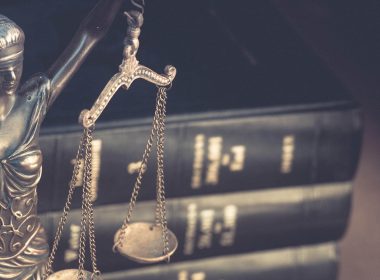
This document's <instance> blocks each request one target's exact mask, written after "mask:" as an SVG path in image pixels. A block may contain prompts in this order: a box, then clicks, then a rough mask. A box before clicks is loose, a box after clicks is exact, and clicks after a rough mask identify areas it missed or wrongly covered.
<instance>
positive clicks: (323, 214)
mask: <svg viewBox="0 0 380 280" xmlns="http://www.w3.org/2000/svg"><path fill="white" fill-rule="evenodd" d="M351 195H352V188H351V184H350V183H335V184H324V185H314V186H293V187H287V188H281V189H267V190H260V191H250V192H236V193H231V194H228V195H227V194H220V195H205V196H199V197H186V198H175V199H168V201H167V218H168V225H169V228H170V229H171V230H172V231H173V232H174V233H175V234H176V236H177V238H178V241H179V247H178V250H177V252H176V253H175V254H174V255H173V256H172V257H171V261H172V262H173V263H174V262H178V261H185V260H195V259H200V258H207V257H214V256H221V255H230V254H237V253H244V252H250V251H259V250H266V249H273V248H279V247H285V246H292V245H303V244H310V243H318V242H324V241H330V240H336V239H339V238H340V237H341V236H342V235H343V233H344V232H345V229H346V227H347V223H348V216H349V213H350V208H351V207H350V206H351ZM155 205H156V204H155V202H154V201H146V202H140V203H137V204H136V208H135V210H134V212H133V218H132V221H136V222H140V221H146V222H154V219H155ZM126 212H127V204H110V205H106V206H98V207H96V208H95V225H96V239H97V252H98V264H99V267H100V268H101V269H102V271H103V272H109V271H115V270H122V269H126V268H132V267H138V266H139V265H137V264H136V263H133V262H131V261H128V260H126V259H125V258H122V257H120V256H119V255H118V254H115V253H114V252H113V251H112V246H113V239H114V234H115V232H116V231H117V230H118V228H119V227H120V226H121V224H122V222H123V220H124V217H125V215H126ZM60 216H61V212H49V213H46V214H43V215H41V218H42V221H43V224H44V225H45V228H46V230H47V233H48V236H49V239H50V240H52V239H53V236H54V234H55V230H56V228H57V224H58V221H59V219H60ZM80 217H81V215H80V210H72V211H71V213H70V217H69V220H68V223H67V225H66V228H65V230H64V232H63V236H62V239H61V243H60V247H59V249H58V252H57V254H56V257H55V260H56V262H55V264H56V265H57V267H56V269H62V268H64V267H76V266H77V265H78V264H77V262H78V247H79V230H80Z"/></svg>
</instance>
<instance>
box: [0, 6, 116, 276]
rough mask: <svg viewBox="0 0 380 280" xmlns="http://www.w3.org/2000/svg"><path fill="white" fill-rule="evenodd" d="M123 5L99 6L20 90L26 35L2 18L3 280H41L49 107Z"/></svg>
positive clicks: (0, 189)
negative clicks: (43, 141) (43, 138)
mask: <svg viewBox="0 0 380 280" xmlns="http://www.w3.org/2000/svg"><path fill="white" fill-rule="evenodd" d="M121 4H122V0H101V1H99V3H98V4H97V5H96V6H95V8H94V9H93V10H92V11H91V12H90V13H89V15H88V16H87V17H86V18H85V19H84V21H83V22H82V24H81V25H80V27H79V29H78V31H77V33H76V34H75V35H74V38H73V39H72V41H71V42H70V43H69V45H68V46H67V48H66V49H65V51H64V52H63V53H62V55H61V56H60V57H59V58H58V60H57V61H56V62H55V63H54V64H53V65H52V67H51V68H50V69H49V70H48V72H47V74H46V75H44V74H42V75H36V76H34V77H32V78H30V79H29V80H27V81H26V82H25V84H23V85H22V86H21V87H20V88H19V87H18V85H19V81H20V78H21V73H22V65H23V51H24V33H23V31H22V30H21V28H20V27H18V26H17V25H16V24H15V23H14V22H13V21H11V20H10V19H8V18H7V17H5V16H3V15H0V279H17V280H26V279H41V277H42V273H43V267H44V263H45V261H46V258H47V256H48V245H47V241H46V237H45V232H44V229H43V228H42V226H41V224H40V220H39V218H38V217H37V210H36V206H37V190H36V189H37V184H38V182H39V180H40V177H41V172H42V170H41V164H42V154H41V151H40V148H39V145H38V138H39V130H40V126H41V123H42V121H43V120H44V117H45V115H46V112H47V111H48V109H49V107H50V106H51V105H52V103H53V102H54V101H55V99H56V98H57V97H58V95H59V94H60V93H61V92H62V90H63V88H64V87H65V86H66V84H67V83H68V82H69V80H70V79H71V78H72V76H73V75H74V74H75V72H76V71H77V70H78V68H79V67H80V65H81V64H82V63H83V61H84V60H85V58H86V57H87V55H88V54H89V53H90V51H91V50H92V49H93V47H94V46H95V44H96V43H97V42H98V41H99V40H100V39H101V38H102V37H103V36H104V35H105V33H106V32H107V30H108V28H109V26H110V25H111V23H112V22H113V19H114V18H115V15H116V13H117V11H118V10H119V8H120V6H121Z"/></svg>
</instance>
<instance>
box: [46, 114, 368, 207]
mask: <svg viewBox="0 0 380 280" xmlns="http://www.w3.org/2000/svg"><path fill="white" fill-rule="evenodd" d="M182 120H184V121H182ZM360 127H361V126H360V117H359V112H358V110H357V109H352V108H346V109H341V110H339V111H334V110H330V111H329V110H325V111H314V112H298V113H295V112H292V113H278V114H269V115H265V114H264V115H257V113H256V115H255V114H253V113H251V114H245V115H239V114H238V113H231V114H227V115H226V114H225V115H224V116H223V117H218V116H217V114H214V115H211V117H206V118H205V119H198V120H190V121H189V120H186V121H185V118H182V119H178V118H177V119H176V118H173V119H172V120H171V121H170V120H169V121H168V123H167V134H166V149H165V181H166V187H167V188H166V189H167V196H168V197H172V198H174V197H185V196H193V195H205V194H218V193H226V192H235V191H245V190H251V189H263V188H273V187H280V186H291V185H302V184H315V183H325V182H338V181H348V180H350V179H352V177H353V174H354V171H355V168H356V164H357V157H358V153H359V147H360V143H359V142H360V135H361V131H360ZM150 130H151V127H150V124H149V123H146V124H145V125H135V126H133V125H125V126H124V127H123V126H122V125H121V126H119V127H113V128H108V129H107V127H105V128H104V129H101V128H100V129H98V130H97V131H96V132H95V140H94V142H93V153H94V154H93V164H94V165H93V180H92V181H93V198H94V201H95V204H96V205H105V204H111V203H121V202H124V201H126V200H128V198H129V196H130V194H131V187H132V186H133V184H134V181H135V178H136V176H137V175H136V173H137V171H138V168H139V166H140V163H141V162H140V160H141V156H142V153H143V150H144V148H145V145H146V140H147V138H148V135H149V133H150ZM80 133H81V132H79V131H78V132H77V133H57V134H55V135H47V136H46V138H45V137H44V136H42V137H41V139H42V140H43V141H44V143H46V142H49V141H48V140H49V139H50V141H56V143H57V145H56V146H53V145H48V144H47V145H44V146H42V147H41V148H42V150H43V153H44V154H45V159H46V157H50V156H52V155H54V157H55V162H54V163H52V162H51V161H52V160H51V159H47V160H46V161H45V164H44V166H43V167H44V174H45V175H46V174H50V175H49V176H50V177H49V178H50V180H51V181H47V179H45V180H44V181H42V183H41V184H42V186H40V187H41V188H42V189H51V188H53V189H54V191H53V192H54V195H53V198H52V196H50V195H48V194H49V192H51V190H50V191H49V192H42V191H41V192H39V195H40V201H41V203H40V206H39V207H40V208H39V210H40V212H46V211H52V210H59V209H60V208H61V207H62V206H63V205H64V201H65V198H66V196H67V189H68V187H67V186H68V181H69V180H70V178H71V174H72V169H73V163H74V158H75V154H76V151H77V148H78V144H79V139H80ZM52 147H55V148H56V150H55V151H54V152H52V151H50V150H49V149H51V148H52ZM153 155H154V151H153ZM155 166H156V163H155V157H154V156H152V157H151V160H150V161H149V163H148V167H147V170H146V172H145V177H144V180H143V188H142V189H141V192H140V195H139V199H140V200H150V199H154V191H153V189H152V188H151V186H154V184H155V174H156V173H155ZM79 184H80V183H79ZM145 186H147V187H145ZM79 206H80V200H79V199H78V200H76V201H74V202H73V207H74V208H75V207H79Z"/></svg>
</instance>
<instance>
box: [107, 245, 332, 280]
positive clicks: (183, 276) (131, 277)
mask: <svg viewBox="0 0 380 280" xmlns="http://www.w3.org/2000/svg"><path fill="white" fill-rule="evenodd" d="M337 271H338V256H337V248H336V245H335V243H324V244H319V245H313V246H303V247H291V248H285V249H280V250H270V251H265V252H256V253H249V254H241V255H232V256H225V257H217V258H209V259H204V260H197V261H187V262H180V263H174V264H168V265H165V264H164V265H156V266H152V267H147V268H141V269H132V270H128V271H119V272H113V273H105V274H103V275H102V279H104V280H124V279H128V280H161V279H166V280H221V279H223V280H247V279H255V280H268V279H286V280H301V279H307V280H336V277H337Z"/></svg>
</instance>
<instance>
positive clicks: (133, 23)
mask: <svg viewBox="0 0 380 280" xmlns="http://www.w3.org/2000/svg"><path fill="white" fill-rule="evenodd" d="M126 15H127V16H128V29H127V35H126V38H125V46H124V52H123V53H124V58H123V61H122V63H121V65H120V66H119V72H118V73H117V74H115V75H114V76H113V77H112V78H111V79H110V80H109V82H108V83H107V85H106V86H105V87H104V89H103V90H102V92H101V93H100V95H99V97H98V99H97V100H96V101H95V103H94V105H93V106H92V108H91V109H90V110H84V111H83V112H82V114H81V116H80V123H82V124H83V126H85V127H90V126H92V125H93V124H95V122H96V120H97V119H98V118H99V116H100V115H101V113H102V112H103V110H104V109H105V107H106V106H107V104H108V103H109V101H110V100H111V98H112V97H113V96H114V95H115V93H116V92H117V90H118V89H119V88H120V87H123V88H124V89H126V90H128V88H129V87H130V85H131V84H132V83H133V81H134V80H136V79H144V80H147V81H148V82H151V83H153V84H155V85H157V86H160V87H166V86H169V85H171V83H172V81H173V80H174V78H175V76H176V73H177V70H176V69H175V67H174V66H171V65H168V66H166V67H165V70H164V72H165V74H164V75H160V74H158V73H156V72H154V71H153V70H151V69H149V68H148V67H146V66H143V65H139V62H138V60H137V59H136V53H137V51H138V48H139V40H138V37H139V35H140V32H141V26H142V24H143V15H142V13H140V12H137V11H131V12H129V13H126Z"/></svg>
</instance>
